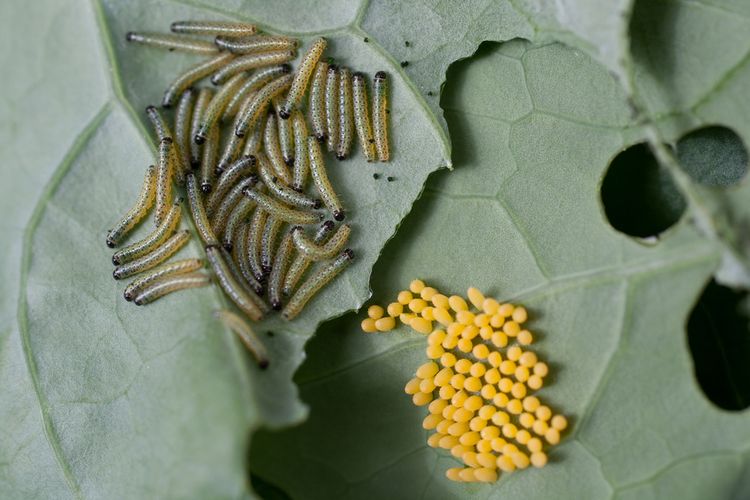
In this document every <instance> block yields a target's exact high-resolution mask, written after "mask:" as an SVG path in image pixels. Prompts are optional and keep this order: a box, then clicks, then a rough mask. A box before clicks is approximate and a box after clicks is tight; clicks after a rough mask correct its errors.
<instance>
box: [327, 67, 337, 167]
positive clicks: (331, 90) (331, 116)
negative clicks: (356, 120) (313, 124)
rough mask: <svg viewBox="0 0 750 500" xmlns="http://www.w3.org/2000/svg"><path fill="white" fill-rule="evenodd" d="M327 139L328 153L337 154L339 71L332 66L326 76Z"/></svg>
mask: <svg viewBox="0 0 750 500" xmlns="http://www.w3.org/2000/svg"><path fill="white" fill-rule="evenodd" d="M325 105H326V129H327V131H328V136H327V137H326V140H327V145H328V151H330V152H332V153H333V152H335V151H336V150H337V149H338V143H339V70H338V66H336V65H335V64H331V65H329V66H328V74H327V75H326V95H325Z"/></svg>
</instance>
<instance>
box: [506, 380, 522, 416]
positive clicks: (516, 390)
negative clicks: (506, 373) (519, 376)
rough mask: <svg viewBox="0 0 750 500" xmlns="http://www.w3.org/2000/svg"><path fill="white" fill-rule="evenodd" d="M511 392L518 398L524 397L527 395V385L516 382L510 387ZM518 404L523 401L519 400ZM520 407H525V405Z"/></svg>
mask: <svg viewBox="0 0 750 500" xmlns="http://www.w3.org/2000/svg"><path fill="white" fill-rule="evenodd" d="M510 393H511V395H512V396H513V397H514V398H516V400H519V399H523V398H525V397H526V386H525V385H523V384H522V383H521V382H516V383H515V384H513V387H512V388H511V389H510ZM518 404H519V405H520V404H521V402H520V401H518ZM519 408H523V406H521V407H519ZM519 413H520V411H519Z"/></svg>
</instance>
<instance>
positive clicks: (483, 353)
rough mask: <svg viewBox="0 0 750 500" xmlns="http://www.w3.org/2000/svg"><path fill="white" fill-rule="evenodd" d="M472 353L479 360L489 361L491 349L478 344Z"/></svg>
mask: <svg viewBox="0 0 750 500" xmlns="http://www.w3.org/2000/svg"><path fill="white" fill-rule="evenodd" d="M471 353H472V354H473V355H474V357H475V358H477V359H487V356H489V355H490V349H489V347H487V346H486V345H485V344H477V345H475V346H474V348H473V349H472V350H471Z"/></svg>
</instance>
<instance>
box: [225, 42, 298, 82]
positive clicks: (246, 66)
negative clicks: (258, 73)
mask: <svg viewBox="0 0 750 500" xmlns="http://www.w3.org/2000/svg"><path fill="white" fill-rule="evenodd" d="M294 57H295V53H294V51H293V50H281V51H278V52H262V53H260V54H247V55H244V56H239V57H236V58H234V59H233V60H232V61H229V62H228V63H226V64H224V65H223V66H221V68H219V69H218V71H216V72H215V73H214V74H213V75H212V76H211V83H213V84H214V85H221V84H222V83H224V82H225V81H226V80H227V79H228V78H229V77H230V76H233V75H236V74H237V73H240V72H242V71H247V70H250V69H255V68H263V67H265V66H274V65H276V64H281V63H285V62H287V61H291V60H292V59H294Z"/></svg>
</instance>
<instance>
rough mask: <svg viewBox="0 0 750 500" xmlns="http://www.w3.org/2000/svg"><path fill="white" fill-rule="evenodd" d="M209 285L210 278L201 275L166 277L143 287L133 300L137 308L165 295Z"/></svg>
mask: <svg viewBox="0 0 750 500" xmlns="http://www.w3.org/2000/svg"><path fill="white" fill-rule="evenodd" d="M210 284H211V277H210V276H209V275H207V274H203V273H190V274H177V275H174V276H167V277H165V278H162V279H160V280H158V281H156V282H154V283H153V284H151V285H149V286H147V287H145V288H144V289H143V290H141V291H140V292H139V293H138V295H136V296H135V298H134V299H133V303H134V304H135V305H137V306H143V305H146V304H150V303H151V302H154V301H155V300H157V299H160V298H161V297H164V296H165V295H168V294H170V293H172V292H178V291H180V290H187V289H188V288H199V287H203V286H208V285H210Z"/></svg>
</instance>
